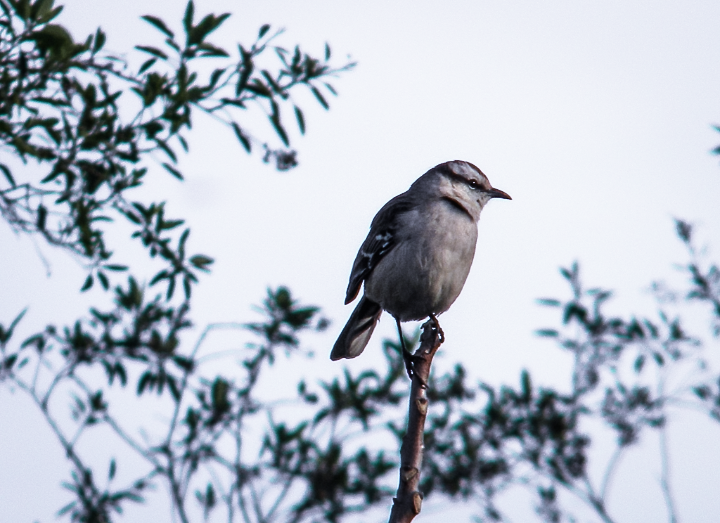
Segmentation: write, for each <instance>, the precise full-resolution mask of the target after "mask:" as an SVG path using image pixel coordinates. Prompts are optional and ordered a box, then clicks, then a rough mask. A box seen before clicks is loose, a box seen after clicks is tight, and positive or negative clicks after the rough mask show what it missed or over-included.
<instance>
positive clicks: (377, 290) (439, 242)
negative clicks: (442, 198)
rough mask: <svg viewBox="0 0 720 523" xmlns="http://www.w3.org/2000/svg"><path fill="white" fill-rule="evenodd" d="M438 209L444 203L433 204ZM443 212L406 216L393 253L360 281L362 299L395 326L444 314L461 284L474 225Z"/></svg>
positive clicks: (472, 247)
mask: <svg viewBox="0 0 720 523" xmlns="http://www.w3.org/2000/svg"><path fill="white" fill-rule="evenodd" d="M438 205H440V206H442V205H444V206H448V205H449V204H447V203H443V202H439V203H438ZM447 210H448V209H447V207H445V208H443V207H439V208H431V209H430V211H429V212H427V213H425V214H424V215H423V214H420V213H418V212H415V213H408V216H407V220H408V222H407V223H406V224H404V225H405V226H404V227H402V228H401V230H405V231H407V232H408V233H407V234H406V235H405V237H402V238H398V240H399V241H398V243H397V245H396V246H395V248H394V249H393V250H392V251H390V252H389V253H387V254H386V255H385V257H384V258H383V259H382V260H380V262H379V263H378V265H377V266H376V267H375V268H374V270H373V272H372V274H371V275H370V277H369V278H368V279H367V280H366V281H365V294H366V296H367V297H368V298H370V299H371V300H373V301H375V302H377V303H379V304H380V305H381V306H382V308H383V309H385V310H386V311H388V312H389V313H390V314H392V315H393V316H394V317H396V318H398V319H400V320H401V321H410V320H422V319H425V318H427V317H428V316H429V315H430V314H441V313H443V312H445V311H446V310H448V309H449V308H450V306H451V305H452V304H453V302H454V301H455V300H456V299H457V297H458V296H459V294H460V291H462V288H463V286H464V285H465V280H466V279H467V276H468V273H469V272H470V267H471V266H472V261H473V258H474V255H475V246H476V243H477V224H476V223H475V221H474V220H472V219H470V218H469V217H468V216H467V214H465V213H463V212H461V211H459V210H453V211H452V212H450V213H448V212H447Z"/></svg>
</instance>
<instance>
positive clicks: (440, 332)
mask: <svg viewBox="0 0 720 523" xmlns="http://www.w3.org/2000/svg"><path fill="white" fill-rule="evenodd" d="M430 319H431V320H432V321H433V323H434V324H435V328H436V329H437V331H438V336H439V337H440V343H443V342H444V341H445V333H444V332H443V330H442V329H441V328H440V322H439V321H438V319H437V316H435V315H434V314H431V315H430Z"/></svg>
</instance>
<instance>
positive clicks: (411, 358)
mask: <svg viewBox="0 0 720 523" xmlns="http://www.w3.org/2000/svg"><path fill="white" fill-rule="evenodd" d="M435 321H437V320H435ZM395 323H396V324H397V328H398V334H399V335H400V345H401V346H402V355H403V361H404V362H405V371H406V372H407V375H408V378H410V379H411V380H412V379H413V378H417V379H418V381H419V382H420V386H421V387H422V388H423V389H426V388H427V383H425V380H423V379H422V378H421V377H420V376H418V375H417V373H416V372H415V362H416V361H417V360H422V359H423V357H422V356H417V355H415V354H413V353H412V352H410V351H409V350H408V349H407V347H406V346H405V337H404V336H403V333H402V327H401V326H400V320H398V319H397V318H395Z"/></svg>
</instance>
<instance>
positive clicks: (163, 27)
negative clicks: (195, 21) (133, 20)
mask: <svg viewBox="0 0 720 523" xmlns="http://www.w3.org/2000/svg"><path fill="white" fill-rule="evenodd" d="M140 18H142V19H143V20H145V21H146V22H148V23H150V24H152V25H154V26H155V27H156V28H158V29H159V30H160V31H162V32H163V33H165V34H166V35H167V36H168V37H169V38H173V37H174V36H175V34H174V33H173V32H172V31H171V30H170V29H168V26H166V25H165V22H163V21H162V20H160V19H159V18H158V17H156V16H152V15H145V16H141V17H140Z"/></svg>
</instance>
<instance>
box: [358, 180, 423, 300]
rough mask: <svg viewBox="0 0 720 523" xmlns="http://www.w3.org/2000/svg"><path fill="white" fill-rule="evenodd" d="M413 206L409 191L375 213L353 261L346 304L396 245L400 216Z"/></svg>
mask: <svg viewBox="0 0 720 523" xmlns="http://www.w3.org/2000/svg"><path fill="white" fill-rule="evenodd" d="M412 208H413V201H412V199H411V198H410V197H409V196H408V193H407V192H404V193H402V194H400V195H398V196H396V197H395V198H393V199H392V200H390V201H389V202H387V203H386V204H385V205H384V206H383V208H382V209H380V210H379V211H378V213H377V214H376V215H375V218H373V221H372V224H371V225H370V232H369V233H368V235H367V238H365V241H364V242H363V244H362V246H361V247H360V250H359V251H358V253H357V256H356V257H355V263H353V268H352V272H351V273H350V283H349V284H348V288H347V293H346V295H345V303H346V304H348V303H350V302H351V301H353V300H354V299H355V298H356V297H357V295H358V293H359V292H360V286H361V285H362V282H363V281H365V280H366V279H367V278H368V276H370V273H371V272H372V270H373V269H374V268H375V266H377V264H378V262H379V261H380V260H381V259H382V257H383V256H385V255H386V254H387V253H388V252H390V251H391V250H392V249H393V247H395V245H396V244H397V237H396V232H397V228H398V217H399V216H400V215H402V214H403V213H406V212H408V211H409V210H410V209H412Z"/></svg>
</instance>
